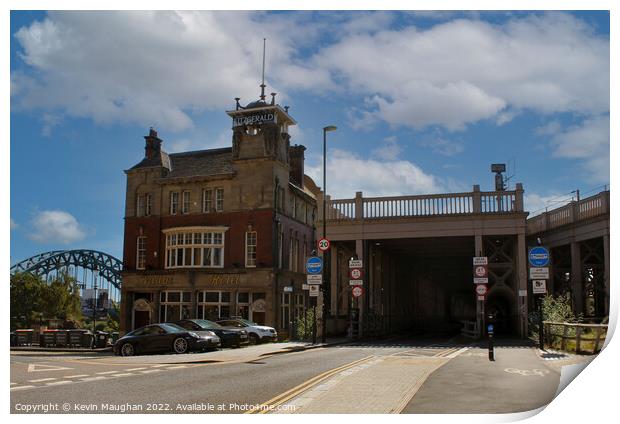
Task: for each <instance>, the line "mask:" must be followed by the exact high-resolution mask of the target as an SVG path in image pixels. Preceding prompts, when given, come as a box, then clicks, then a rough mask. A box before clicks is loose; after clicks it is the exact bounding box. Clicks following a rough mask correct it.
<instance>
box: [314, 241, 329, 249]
mask: <svg viewBox="0 0 620 424" xmlns="http://www.w3.org/2000/svg"><path fill="white" fill-rule="evenodd" d="M316 245H317V247H318V248H319V250H320V251H321V252H325V251H327V250H329V240H327V239H326V238H322V239H321V240H319V241H318V242H317V244H316Z"/></svg>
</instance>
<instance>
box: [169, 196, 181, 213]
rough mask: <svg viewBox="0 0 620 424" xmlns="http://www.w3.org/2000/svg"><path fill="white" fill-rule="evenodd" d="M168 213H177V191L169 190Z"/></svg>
mask: <svg viewBox="0 0 620 424" xmlns="http://www.w3.org/2000/svg"><path fill="white" fill-rule="evenodd" d="M169 212H170V215H177V214H178V213H179V192H178V191H171V192H170V211H169Z"/></svg>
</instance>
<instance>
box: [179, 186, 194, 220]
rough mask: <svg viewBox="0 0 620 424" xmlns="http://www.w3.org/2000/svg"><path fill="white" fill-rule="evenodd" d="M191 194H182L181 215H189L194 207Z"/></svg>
mask: <svg viewBox="0 0 620 424" xmlns="http://www.w3.org/2000/svg"><path fill="white" fill-rule="evenodd" d="M191 193H192V192H191V191H190V190H183V191H182V192H181V215H187V214H188V213H189V210H190V208H191V207H192V203H191V196H192V194H191Z"/></svg>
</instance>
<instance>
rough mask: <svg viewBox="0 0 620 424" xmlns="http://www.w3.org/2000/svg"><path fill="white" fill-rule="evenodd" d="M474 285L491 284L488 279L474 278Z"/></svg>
mask: <svg viewBox="0 0 620 424" xmlns="http://www.w3.org/2000/svg"><path fill="white" fill-rule="evenodd" d="M474 284H489V278H488V277H483V278H474Z"/></svg>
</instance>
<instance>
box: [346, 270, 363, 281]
mask: <svg viewBox="0 0 620 424" xmlns="http://www.w3.org/2000/svg"><path fill="white" fill-rule="evenodd" d="M362 275H363V272H362V270H361V269H360V268H351V269H349V276H350V277H351V280H361V279H362Z"/></svg>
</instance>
